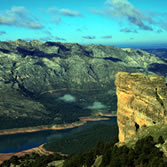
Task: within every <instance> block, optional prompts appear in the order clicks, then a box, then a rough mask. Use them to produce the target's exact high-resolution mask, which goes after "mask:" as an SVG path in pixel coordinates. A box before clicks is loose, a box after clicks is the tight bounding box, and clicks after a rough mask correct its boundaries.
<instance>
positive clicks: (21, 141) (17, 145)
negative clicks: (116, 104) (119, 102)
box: [0, 117, 117, 153]
mask: <svg viewBox="0 0 167 167" xmlns="http://www.w3.org/2000/svg"><path fill="white" fill-rule="evenodd" d="M116 121H117V120H116V117H111V118H110V119H109V120H105V121H104V120H103V121H94V122H87V123H86V124H85V125H83V126H80V127H75V128H71V129H65V130H45V131H39V132H31V133H19V134H12V135H0V153H15V152H20V151H23V150H27V149H31V148H34V147H38V146H39V145H41V144H44V143H47V142H49V141H54V140H56V139H59V138H62V137H64V136H68V135H71V134H73V133H76V132H80V131H82V130H85V129H87V128H89V127H92V126H94V125H97V124H109V125H112V124H116Z"/></svg>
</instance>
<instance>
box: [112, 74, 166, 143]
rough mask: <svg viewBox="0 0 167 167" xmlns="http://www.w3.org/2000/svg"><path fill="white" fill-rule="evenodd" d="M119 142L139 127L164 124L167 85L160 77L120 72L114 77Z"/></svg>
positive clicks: (127, 137) (130, 135)
mask: <svg viewBox="0 0 167 167" xmlns="http://www.w3.org/2000/svg"><path fill="white" fill-rule="evenodd" d="M115 84H116V87H117V89H116V92H117V97H118V104H117V106H118V108H117V121H118V126H119V141H120V142H124V141H125V140H128V139H130V138H131V137H132V136H133V135H135V134H136V132H137V131H138V129H139V128H141V127H143V126H150V125H154V124H158V123H160V122H161V123H166V122H167V86H166V83H165V79H164V78H163V77H161V76H155V75H144V74H142V73H126V72H119V73H117V75H116V81H115Z"/></svg>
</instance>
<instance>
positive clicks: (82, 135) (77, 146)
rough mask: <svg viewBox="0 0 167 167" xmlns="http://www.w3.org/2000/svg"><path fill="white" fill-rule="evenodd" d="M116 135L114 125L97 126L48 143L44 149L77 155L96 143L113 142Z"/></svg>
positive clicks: (116, 128)
mask: <svg viewBox="0 0 167 167" xmlns="http://www.w3.org/2000/svg"><path fill="white" fill-rule="evenodd" d="M117 135H118V127H117V125H116V124H114V125H105V124H99V125H96V126H94V127H91V128H88V129H86V130H84V131H82V132H78V133H75V134H73V135H70V136H67V137H64V138H63V139H58V140H56V141H54V142H51V143H48V144H46V145H44V148H45V149H46V150H49V151H53V152H62V153H66V154H72V153H79V152H83V151H86V150H88V149H89V148H92V147H95V145H96V144H97V143H98V142H108V141H113V140H114V137H115V136H117Z"/></svg>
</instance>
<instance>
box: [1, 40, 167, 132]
mask: <svg viewBox="0 0 167 167" xmlns="http://www.w3.org/2000/svg"><path fill="white" fill-rule="evenodd" d="M154 64H156V65H163V66H166V63H165V61H163V60H161V59H160V58H157V57H155V56H154V55H152V54H149V53H147V52H144V51H142V50H138V49H137V50H133V49H118V48H115V47H113V46H103V45H79V44H76V43H64V44H63V43H59V42H46V43H42V42H40V41H31V42H26V41H23V40H17V41H9V42H0V94H1V95H2V96H1V97H0V121H1V126H0V128H1V129H7V128H18V127H28V126H37V125H50V124H60V123H61V124H62V123H71V122H74V121H78V120H79V117H82V116H88V115H91V114H94V113H98V112H105V113H111V112H112V111H116V95H115V86H114V80H115V74H116V73H117V72H118V71H127V72H143V73H156V72H157V71H158V70H159V69H157V66H154ZM158 72H159V71H158ZM162 75H164V76H166V71H163V73H162ZM111 99H112V100H111Z"/></svg>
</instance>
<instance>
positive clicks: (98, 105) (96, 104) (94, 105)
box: [87, 101, 107, 110]
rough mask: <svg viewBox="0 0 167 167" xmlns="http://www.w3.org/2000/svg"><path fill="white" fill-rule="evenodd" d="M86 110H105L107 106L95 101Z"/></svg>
mask: <svg viewBox="0 0 167 167" xmlns="http://www.w3.org/2000/svg"><path fill="white" fill-rule="evenodd" d="M87 108H88V109H92V110H93V109H96V110H98V109H104V108H107V106H105V105H104V104H102V103H101V102H98V101H95V102H94V103H93V104H92V105H91V106H88V107H87Z"/></svg>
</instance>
